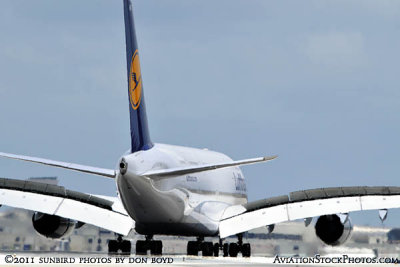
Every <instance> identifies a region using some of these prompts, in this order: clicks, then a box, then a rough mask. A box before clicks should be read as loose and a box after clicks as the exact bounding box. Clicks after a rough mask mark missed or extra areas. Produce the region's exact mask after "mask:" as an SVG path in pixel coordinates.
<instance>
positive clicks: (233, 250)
mask: <svg viewBox="0 0 400 267" xmlns="http://www.w3.org/2000/svg"><path fill="white" fill-rule="evenodd" d="M238 252H239V245H238V244H236V243H230V244H229V256H231V257H237V255H238Z"/></svg>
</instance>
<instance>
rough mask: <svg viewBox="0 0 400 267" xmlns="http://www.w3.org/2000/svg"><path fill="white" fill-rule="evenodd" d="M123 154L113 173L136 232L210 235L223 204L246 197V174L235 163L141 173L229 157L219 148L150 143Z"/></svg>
mask: <svg viewBox="0 0 400 267" xmlns="http://www.w3.org/2000/svg"><path fill="white" fill-rule="evenodd" d="M123 159H124V161H125V162H126V163H127V171H126V173H125V174H121V173H118V175H117V180H116V181H117V188H118V192H119V196H120V198H121V200H122V203H123V205H124V207H125V209H126V210H127V212H128V214H129V215H130V216H131V217H132V218H133V219H134V220H135V222H136V231H137V232H138V233H140V234H146V235H151V234H164V235H188V236H214V235H217V234H218V225H219V221H220V219H221V217H222V215H223V213H224V211H225V209H226V208H227V207H229V206H232V205H237V204H243V203H246V202H247V193H246V185H245V180H244V176H243V173H242V172H241V170H240V168H239V167H229V168H223V169H217V170H212V171H203V172H198V173H192V174H189V175H181V176H167V177H152V178H149V177H145V176H141V174H143V173H145V172H147V171H149V170H158V169H170V168H177V167H189V166H196V165H203V164H211V163H221V162H229V161H232V159H230V158H229V157H228V156H226V155H224V154H221V153H218V152H214V151H209V150H206V149H195V148H188V147H179V146H171V145H164V144H155V145H154V146H153V147H152V148H151V149H149V150H145V151H138V152H135V153H133V154H129V155H125V156H123Z"/></svg>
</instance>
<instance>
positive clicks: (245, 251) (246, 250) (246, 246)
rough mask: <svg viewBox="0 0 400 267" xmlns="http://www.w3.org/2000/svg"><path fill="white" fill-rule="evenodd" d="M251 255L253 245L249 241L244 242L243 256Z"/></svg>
mask: <svg viewBox="0 0 400 267" xmlns="http://www.w3.org/2000/svg"><path fill="white" fill-rule="evenodd" d="M250 255H251V247H250V244H249V243H244V244H243V246H242V256H243V257H245V258H249V257H250Z"/></svg>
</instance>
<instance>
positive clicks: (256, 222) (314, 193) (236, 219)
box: [219, 187, 400, 238]
mask: <svg viewBox="0 0 400 267" xmlns="http://www.w3.org/2000/svg"><path fill="white" fill-rule="evenodd" d="M299 192H301V193H299ZM326 192H330V195H328V194H326ZM290 196H291V197H293V198H287V201H285V200H284V198H282V197H280V199H281V201H278V202H276V198H275V199H274V200H273V201H269V199H265V200H262V201H256V202H253V203H248V204H245V205H243V207H244V208H245V209H246V211H243V210H242V212H241V213H238V214H236V215H234V216H232V217H230V218H227V217H224V219H222V220H221V222H220V226H219V231H220V236H221V238H225V237H227V236H230V235H234V234H237V233H242V232H246V231H249V230H251V229H254V228H258V227H263V226H267V225H271V224H276V223H281V222H286V221H293V220H297V219H303V218H309V217H316V216H322V215H327V214H337V213H349V212H352V211H362V210H372V209H377V210H379V209H390V208H400V188H399V187H343V188H322V189H313V190H305V191H298V192H293V193H291V194H290ZM274 201H275V202H276V204H273V202H274ZM237 210H239V209H237Z"/></svg>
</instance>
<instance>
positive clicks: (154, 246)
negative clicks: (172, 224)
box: [150, 240, 162, 256]
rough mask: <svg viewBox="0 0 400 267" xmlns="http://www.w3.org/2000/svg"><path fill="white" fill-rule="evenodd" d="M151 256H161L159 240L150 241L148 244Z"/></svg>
mask: <svg viewBox="0 0 400 267" xmlns="http://www.w3.org/2000/svg"><path fill="white" fill-rule="evenodd" d="M150 252H151V255H159V256H161V255H162V242H161V241H160V240H157V241H151V243H150Z"/></svg>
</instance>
